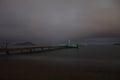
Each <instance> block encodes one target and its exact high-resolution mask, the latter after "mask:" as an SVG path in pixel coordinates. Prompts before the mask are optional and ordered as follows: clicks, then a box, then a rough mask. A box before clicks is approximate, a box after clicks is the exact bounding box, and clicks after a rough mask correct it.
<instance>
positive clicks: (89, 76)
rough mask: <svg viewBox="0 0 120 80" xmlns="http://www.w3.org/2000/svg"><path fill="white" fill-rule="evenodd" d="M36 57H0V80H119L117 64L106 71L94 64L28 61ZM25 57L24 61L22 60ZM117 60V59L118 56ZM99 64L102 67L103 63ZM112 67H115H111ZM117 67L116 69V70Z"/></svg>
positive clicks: (119, 71) (44, 60) (41, 60)
mask: <svg viewBox="0 0 120 80" xmlns="http://www.w3.org/2000/svg"><path fill="white" fill-rule="evenodd" d="M81 49H83V48H81ZM85 49H86V48H85ZM91 49H92V48H91ZM116 50H117V52H118V53H119V47H118V49H116V47H115V51H116ZM110 52H111V51H110ZM113 52H114V50H113ZM51 53H52V52H51ZM38 55H39V54H34V55H32V54H25V55H15V56H6V57H1V59H0V80H61V79H62V80H120V70H119V65H118V64H119V62H118V63H115V64H117V65H115V64H112V65H111V66H112V67H111V68H110V69H107V67H105V68H104V67H100V66H99V67H97V66H98V65H96V63H95V64H91V65H94V66H89V65H85V66H81V65H75V64H71V63H69V64H71V65H66V63H64V64H61V63H59V61H57V60H56V61H57V62H56V63H54V64H53V63H51V61H50V60H49V59H48V60H47V61H46V59H40V60H38V59H36V58H35V59H30V58H31V57H36V56H38ZM40 55H41V56H45V55H43V54H40ZM40 55H39V56H40ZM46 55H47V54H46ZM27 56H29V57H27ZM13 57H14V58H13ZM25 57H26V59H24V58H25ZM47 57H48V56H47ZM49 57H50V56H49ZM54 57H56V56H54ZM116 57H117V56H116ZM52 58H53V56H52ZM74 58H75V57H74ZM112 58H113V57H112ZM114 58H115V57H114ZM117 58H118V59H119V56H118V57H117ZM75 59H76V58H75ZM53 60H54V58H53ZM71 60H72V59H71ZM109 60H111V59H109ZM109 60H108V61H107V63H106V64H108V63H109V64H108V65H110V64H111V61H113V60H111V61H109ZM88 61H89V60H88ZM88 61H87V62H88ZM103 61H104V60H103ZM63 62H64V61H63ZM63 62H62V63H63ZM70 62H71V61H70ZM75 62H77V63H82V62H81V61H80V62H79V61H77V60H76V61H74V62H72V63H75ZM96 62H97V60H96ZM115 62H116V61H115ZM97 63H99V62H97ZM113 63H114V62H113ZM84 64H87V63H85V62H84ZM99 64H101V65H102V64H103V62H102V63H99ZM74 65H75V66H74ZM114 65H115V67H113V66H114ZM117 67H118V69H116V68H117ZM108 68H109V67H108ZM112 68H114V69H112Z"/></svg>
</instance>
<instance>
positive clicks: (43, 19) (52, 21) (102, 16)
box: [0, 0, 120, 43]
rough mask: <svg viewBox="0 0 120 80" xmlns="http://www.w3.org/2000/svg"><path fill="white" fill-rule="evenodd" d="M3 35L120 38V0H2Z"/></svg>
mask: <svg viewBox="0 0 120 80" xmlns="http://www.w3.org/2000/svg"><path fill="white" fill-rule="evenodd" d="M1 1H2V2H1V3H0V38H5V39H9V40H10V39H11V40H12V39H13V40H14V39H16V40H32V41H38V42H40V41H41V42H43V43H44V42H48V41H49V42H50V43H53V42H60V41H61V42H62V41H65V40H68V39H74V40H79V38H87V37H113V36H116V37H120V23H119V21H120V18H119V15H120V11H119V9H120V7H119V6H118V5H119V0H1Z"/></svg>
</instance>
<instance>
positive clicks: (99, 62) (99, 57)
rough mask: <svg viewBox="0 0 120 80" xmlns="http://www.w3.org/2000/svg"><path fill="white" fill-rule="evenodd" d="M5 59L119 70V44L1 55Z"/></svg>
mask: <svg viewBox="0 0 120 80" xmlns="http://www.w3.org/2000/svg"><path fill="white" fill-rule="evenodd" d="M1 59H4V60H5V59H7V60H11V59H12V60H33V61H42V62H43V63H47V64H50V65H64V66H83V67H84V66H90V67H98V68H99V67H100V68H106V69H112V70H120V46H118V45H99V46H98V45H89V46H80V47H79V49H77V48H67V49H60V50H54V51H45V52H39V53H30V54H29V53H27V54H22V53H21V54H18V55H17V54H15V55H14V54H12V55H9V56H4V57H1Z"/></svg>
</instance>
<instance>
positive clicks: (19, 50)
mask: <svg viewBox="0 0 120 80" xmlns="http://www.w3.org/2000/svg"><path fill="white" fill-rule="evenodd" d="M64 48H72V47H69V46H34V47H22V48H0V52H5V53H6V55H9V54H10V53H14V52H16V53H24V52H27V53H31V52H41V51H51V50H57V49H64ZM73 48H76V47H73Z"/></svg>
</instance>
